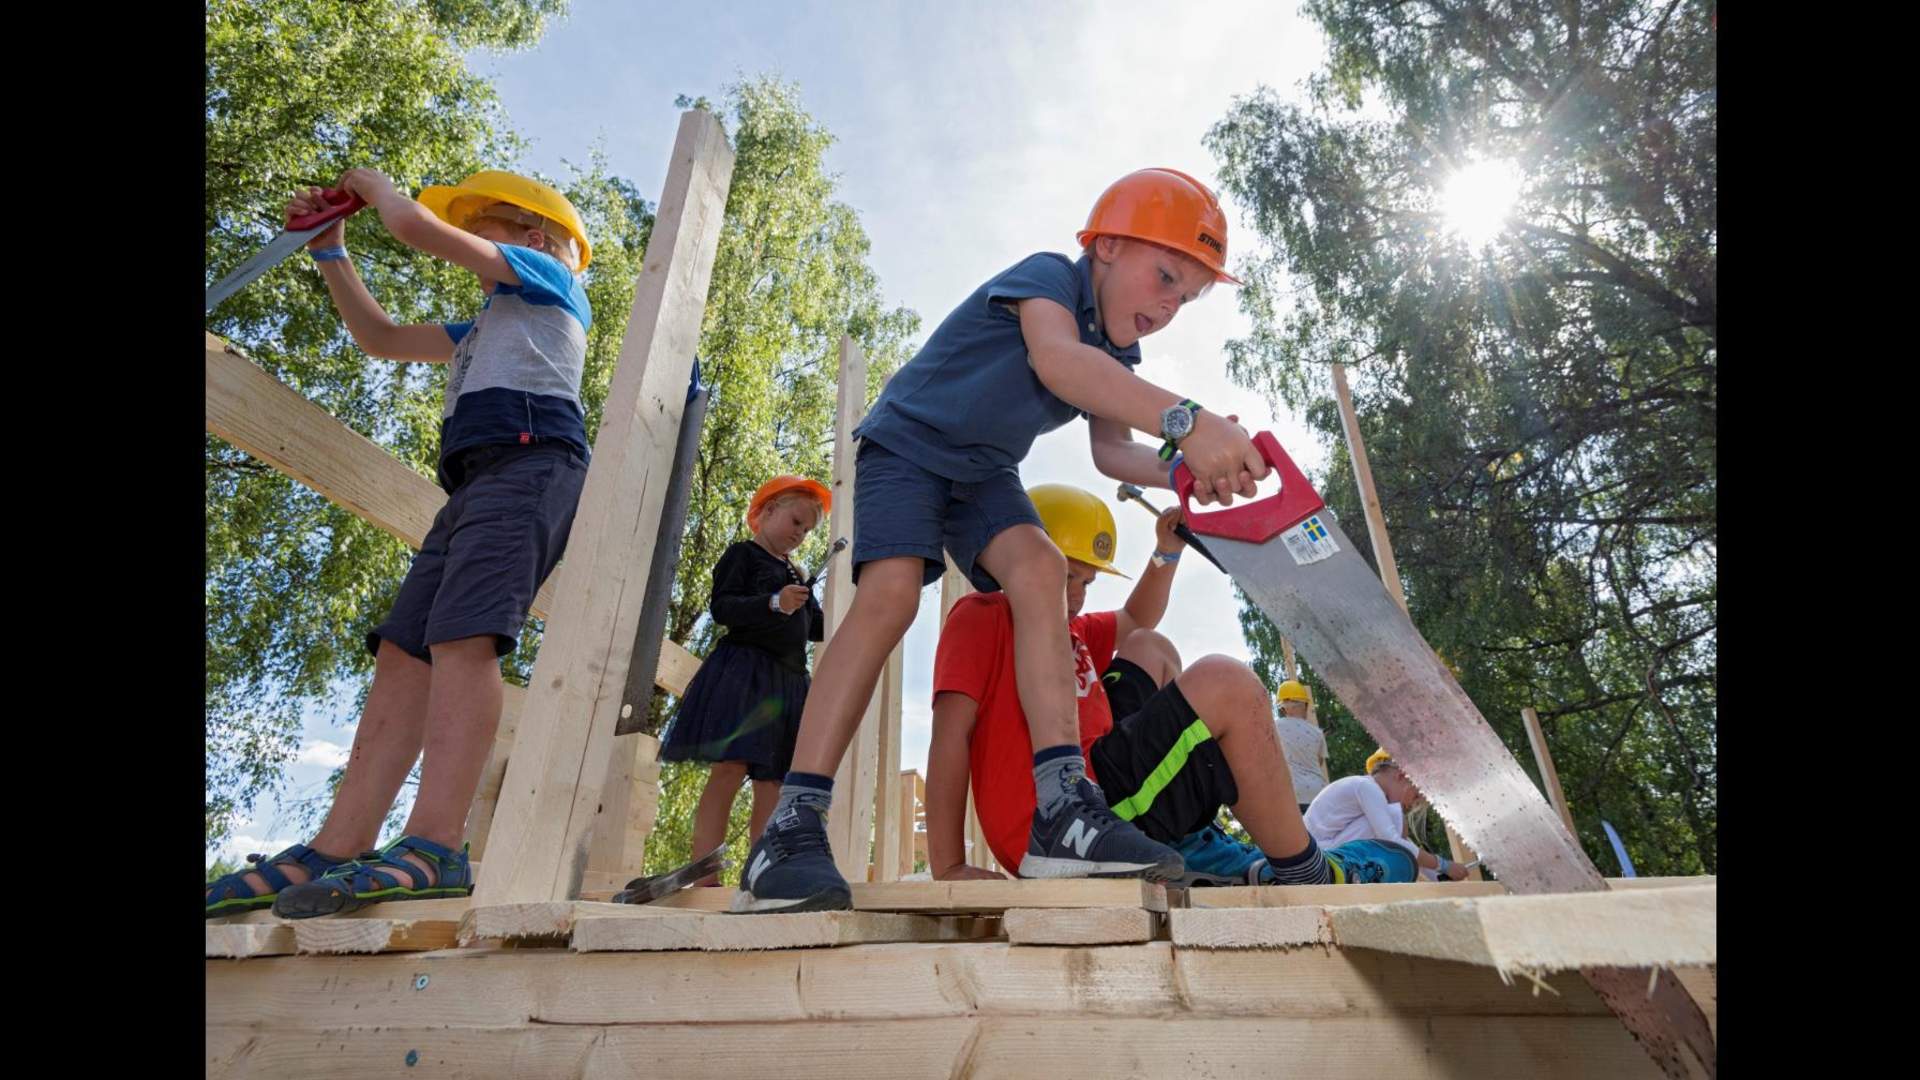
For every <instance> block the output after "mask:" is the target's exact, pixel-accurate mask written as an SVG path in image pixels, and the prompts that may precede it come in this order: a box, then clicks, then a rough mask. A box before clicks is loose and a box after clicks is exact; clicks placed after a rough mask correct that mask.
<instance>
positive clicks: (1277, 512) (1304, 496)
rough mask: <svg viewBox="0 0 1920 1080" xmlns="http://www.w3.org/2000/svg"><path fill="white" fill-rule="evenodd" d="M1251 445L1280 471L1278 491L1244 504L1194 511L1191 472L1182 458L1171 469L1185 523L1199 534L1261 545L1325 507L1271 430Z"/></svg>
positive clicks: (1260, 435) (1174, 487)
mask: <svg viewBox="0 0 1920 1080" xmlns="http://www.w3.org/2000/svg"><path fill="white" fill-rule="evenodd" d="M1253 445H1254V448H1255V449H1257V450H1259V451H1260V456H1261V457H1263V458H1265V459H1266V461H1267V464H1268V465H1270V466H1272V467H1273V469H1274V470H1275V471H1277V472H1278V473H1279V474H1280V493H1279V494H1277V495H1273V496H1270V497H1268V498H1265V499H1261V500H1260V501H1259V502H1251V503H1248V504H1246V505H1245V506H1237V507H1232V508H1230V509H1226V510H1215V511H1212V512H1209V513H1205V514H1196V513H1194V511H1193V506H1192V504H1191V502H1190V501H1189V500H1191V499H1192V498H1193V472H1192V470H1190V469H1188V468H1187V463H1186V462H1185V461H1182V462H1181V463H1180V464H1178V465H1176V466H1174V469H1173V490H1174V491H1175V492H1176V493H1177V494H1178V495H1179V496H1180V508H1181V509H1183V510H1185V511H1186V512H1187V525H1188V527H1190V528H1192V529H1193V531H1194V532H1197V533H1199V534H1201V535H1202V536H1220V537H1225V538H1226V539H1228V540H1245V541H1246V542H1247V543H1249V544H1264V543H1266V542H1267V541H1268V540H1271V539H1273V538H1274V537H1275V536H1277V535H1279V534H1280V533H1282V532H1285V531H1286V530H1288V529H1290V528H1292V527H1293V526H1295V525H1298V524H1299V523H1300V522H1301V521H1304V520H1305V519H1306V517H1307V515H1309V514H1311V513H1313V512H1314V511H1316V510H1319V509H1320V508H1322V507H1324V506H1326V505H1327V504H1326V502H1325V501H1324V500H1322V499H1321V498H1320V493H1319V492H1317V491H1315V490H1313V485H1312V484H1309V483H1307V478H1306V475H1305V474H1304V473H1302V472H1301V471H1300V467H1299V466H1298V465H1295V464H1294V463H1293V459H1292V458H1290V457H1288V456H1287V452H1286V451H1285V450H1283V449H1281V447H1280V440H1278V439H1276V438H1274V437H1273V433H1272V432H1271V431H1263V432H1261V433H1260V434H1258V435H1255V436H1254V437H1253Z"/></svg>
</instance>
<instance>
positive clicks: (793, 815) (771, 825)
mask: <svg viewBox="0 0 1920 1080" xmlns="http://www.w3.org/2000/svg"><path fill="white" fill-rule="evenodd" d="M852 907H853V890H852V889H849V888H848V887H847V879H846V878H844V877H841V876H840V868H839V867H837V866H835V865H833V850H832V849H831V848H829V847H828V846H827V823H826V822H825V821H822V820H821V818H820V813H819V811H817V810H814V809H813V808H811V807H807V806H799V805H795V806H789V807H788V808H787V809H785V810H783V811H781V812H780V813H778V814H775V815H774V816H773V820H771V821H769V822H767V830H766V832H764V833H761V834H760V839H759V840H758V841H757V842H756V843H755V844H754V845H753V850H752V851H750V852H748V854H747V869H746V872H745V873H744V874H742V875H741V876H740V890H739V891H738V892H736V893H734V894H733V903H732V904H731V905H730V907H729V910H731V911H733V912H734V913H736V914H744V913H747V912H770V911H784V912H794V911H847V910H849V909H851V908H852Z"/></svg>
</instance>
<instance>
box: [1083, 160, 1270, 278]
mask: <svg viewBox="0 0 1920 1080" xmlns="http://www.w3.org/2000/svg"><path fill="white" fill-rule="evenodd" d="M1096 236H1127V237H1132V238H1133V239H1135V240H1145V241H1148V242H1149V243H1154V244H1159V245H1160V246H1162V247H1168V248H1172V249H1173V250H1175V251H1178V252H1181V253H1182V254H1186V255H1191V256H1193V257H1194V258H1196V259H1198V260H1200V262H1201V263H1202V264H1203V265H1205V266H1206V268H1207V269H1209V270H1211V271H1213V274H1214V280H1216V281H1225V282H1228V283H1230V284H1233V285H1238V284H1240V279H1239V278H1237V277H1234V276H1233V275H1232V274H1229V273H1227V215H1226V211H1224V210H1221V209H1220V200H1219V199H1216V198H1214V196H1213V192H1211V191H1208V190H1207V185H1205V184H1202V183H1201V182H1200V181H1198V180H1195V179H1194V178H1193V177H1191V176H1188V175H1187V174H1186V173H1183V172H1180V171H1179V170H1177V169H1141V170H1139V171H1138V172H1130V173H1128V174H1127V175H1125V176H1123V177H1121V178H1120V179H1118V180H1115V181H1114V182H1113V186H1111V187H1109V188H1107V190H1105V191H1103V192H1101V193H1100V198H1099V201H1097V202H1095V203H1094V204H1093V213H1091V214H1088V215H1087V227H1086V228H1084V229H1081V230H1080V233H1079V236H1078V240H1079V242H1080V246H1081V247H1083V248H1084V247H1086V246H1087V245H1088V244H1090V243H1092V242H1093V238H1094V237H1096Z"/></svg>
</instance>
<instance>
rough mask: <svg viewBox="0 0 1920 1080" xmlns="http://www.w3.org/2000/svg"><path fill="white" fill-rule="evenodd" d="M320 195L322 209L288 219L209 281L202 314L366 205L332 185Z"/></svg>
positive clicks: (217, 305)
mask: <svg viewBox="0 0 1920 1080" xmlns="http://www.w3.org/2000/svg"><path fill="white" fill-rule="evenodd" d="M320 197H321V198H322V199H324V200H326V203H327V208H326V209H325V210H315V211H314V212H313V213H311V214H302V215H300V216H299V217H297V218H290V219H288V221H287V228H286V231H284V232H282V233H281V234H280V235H279V236H276V237H274V238H273V239H272V240H270V241H268V242H267V246H266V247H263V248H261V249H260V250H259V251H257V252H255V253H254V254H253V256H252V257H251V258H249V259H248V260H247V261H246V262H243V263H241V264H240V266H239V268H238V269H236V270H234V272H233V273H231V274H228V275H227V276H226V277H223V278H221V279H220V280H219V281H216V282H214V283H213V288H211V289H208V290H207V310H206V314H209V315H211V314H213V309H214V308H216V307H219V306H220V303H221V301H224V300H225V299H226V298H227V297H229V296H232V295H233V294H234V293H237V292H239V291H240V290H241V289H243V288H245V287H246V285H247V283H248V282H250V281H252V280H253V279H254V278H257V277H259V276H260V275H261V274H264V273H266V272H267V271H268V270H271V269H273V267H275V266H276V265H278V264H279V262H280V260H282V259H284V258H286V257H287V256H289V255H291V254H293V253H294V252H296V251H298V250H300V248H301V246H302V245H304V244H305V243H306V242H307V241H309V240H311V239H313V238H314V237H316V236H319V235H320V234H321V233H322V232H325V231H326V230H327V229H328V228H329V227H331V226H332V225H333V223H334V222H336V221H339V220H340V219H341V218H344V217H348V216H350V215H352V214H353V213H354V212H355V211H357V210H359V209H360V208H361V207H363V206H365V205H367V201H366V200H365V199H362V198H361V197H360V196H358V195H352V194H348V193H347V192H345V191H340V190H338V189H335V188H329V189H327V190H326V191H323V192H321V193H320Z"/></svg>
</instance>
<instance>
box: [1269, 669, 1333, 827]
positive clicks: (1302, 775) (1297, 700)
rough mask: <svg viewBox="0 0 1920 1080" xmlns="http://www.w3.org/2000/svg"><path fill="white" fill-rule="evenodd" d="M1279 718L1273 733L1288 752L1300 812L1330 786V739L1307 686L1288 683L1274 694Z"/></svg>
mask: <svg viewBox="0 0 1920 1080" xmlns="http://www.w3.org/2000/svg"><path fill="white" fill-rule="evenodd" d="M1273 699H1274V701H1275V703H1276V704H1278V705H1279V708H1280V715H1279V716H1278V717H1276V718H1275V719H1274V722H1273V726H1274V729H1275V730H1277V731H1278V732H1279V733H1280V749H1281V750H1283V751H1285V752H1286V755H1287V768H1288V769H1289V770H1291V771H1292V773H1293V794H1294V796H1295V797H1296V798H1298V799H1299V800H1300V812H1301V813H1303V814H1304V813H1306V812H1307V804H1308V803H1311V802H1313V797H1314V796H1315V795H1318V794H1320V789H1322V788H1324V787H1326V786H1327V736H1326V733H1325V732H1323V731H1321V730H1320V725H1319V723H1318V722H1316V721H1315V720H1314V719H1313V718H1312V716H1311V713H1312V707H1313V698H1312V697H1311V696H1310V695H1308V693H1307V687H1306V684H1305V683H1302V682H1301V681H1300V680H1299V679H1288V680H1287V681H1286V682H1283V683H1281V684H1280V687H1279V689H1277V690H1275V691H1274V692H1273Z"/></svg>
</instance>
